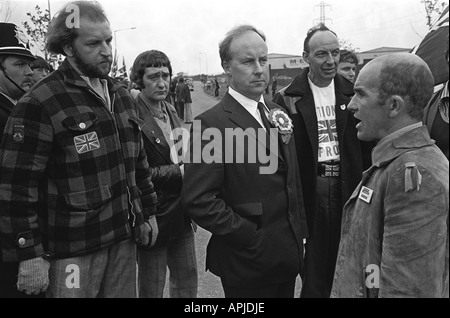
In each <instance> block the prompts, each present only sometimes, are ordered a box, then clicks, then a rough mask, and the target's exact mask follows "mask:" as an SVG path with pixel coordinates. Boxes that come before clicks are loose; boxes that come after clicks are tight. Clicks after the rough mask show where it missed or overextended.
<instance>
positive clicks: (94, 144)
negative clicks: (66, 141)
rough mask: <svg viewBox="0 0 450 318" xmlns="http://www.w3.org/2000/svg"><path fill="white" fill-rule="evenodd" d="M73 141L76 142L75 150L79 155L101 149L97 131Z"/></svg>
mask: <svg viewBox="0 0 450 318" xmlns="http://www.w3.org/2000/svg"><path fill="white" fill-rule="evenodd" d="M73 141H74V142H75V148H76V149H77V152H78V153H79V154H82V153H86V152H89V151H93V150H96V149H100V141H99V140H98V137H97V133H96V132H95V131H93V132H90V133H87V134H84V135H80V136H76V137H73Z"/></svg>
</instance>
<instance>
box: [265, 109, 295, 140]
mask: <svg viewBox="0 0 450 318" xmlns="http://www.w3.org/2000/svg"><path fill="white" fill-rule="evenodd" d="M268 119H269V122H270V123H271V124H272V125H273V126H274V127H275V128H278V133H279V134H280V135H281V140H283V142H284V143H285V144H287V143H288V142H289V140H290V139H291V136H292V131H293V130H292V128H293V127H294V125H293V124H292V120H291V118H290V117H289V115H288V114H287V113H286V112H285V111H284V110H283V109H281V108H274V109H271V110H270V112H269V118H268Z"/></svg>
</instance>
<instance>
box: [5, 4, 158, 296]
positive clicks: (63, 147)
mask: <svg viewBox="0 0 450 318" xmlns="http://www.w3.org/2000/svg"><path fill="white" fill-rule="evenodd" d="M74 6H76V7H77V8H78V10H74V9H73V8H74ZM78 12H79V15H76V14H77V13H78ZM70 18H73V19H72V20H71V19H70ZM71 21H73V22H74V25H70V23H71ZM77 23H78V24H77ZM111 41H112V32H111V29H110V26H109V21H108V19H107V17H106V16H105V13H104V12H103V9H102V8H101V7H100V5H98V3H95V2H84V1H76V2H72V3H69V4H67V5H66V7H64V8H63V9H62V10H61V11H60V12H59V13H58V14H57V15H56V17H55V18H54V19H53V21H52V22H51V24H50V28H49V31H48V34H47V49H48V50H49V51H50V52H53V53H57V54H64V55H65V56H66V59H65V61H64V62H63V63H62V65H61V66H60V67H59V69H58V70H57V71H55V72H53V73H52V74H51V75H50V76H48V77H47V78H45V79H43V80H42V81H40V82H39V83H38V84H37V85H36V86H35V87H34V88H33V89H32V90H31V91H29V92H28V93H27V94H26V95H25V96H24V97H23V99H22V100H21V101H20V102H19V103H18V104H17V105H16V107H15V108H14V109H13V112H12V114H11V116H10V118H9V120H8V122H7V125H6V128H5V135H4V137H3V139H2V142H1V145H0V167H1V168H0V169H1V171H0V206H1V208H0V237H1V249H2V257H3V261H5V262H8V261H19V262H20V265H19V276H18V282H17V285H18V289H19V290H24V291H25V292H27V293H31V294H32V293H37V292H39V291H41V290H46V289H47V286H48V283H49V281H50V286H49V288H48V289H47V296H48V297H136V245H135V240H136V242H137V243H138V244H143V245H147V244H154V242H155V241H156V235H157V226H155V225H156V224H155V222H153V221H154V213H155V208H156V194H155V192H154V188H153V183H152V182H151V178H150V174H149V169H148V163H147V160H146V155H145V151H144V149H143V143H142V136H141V131H140V128H139V125H138V121H137V115H136V113H135V105H134V103H133V100H132V98H131V96H130V95H129V94H128V92H127V90H126V88H125V87H122V86H121V85H120V84H118V83H116V82H114V81H113V80H112V79H111V78H109V77H108V76H107V74H108V73H109V71H110V69H111V62H112V54H111V52H112V50H111ZM152 225H153V226H152ZM150 233H151V234H150ZM149 241H150V242H149Z"/></svg>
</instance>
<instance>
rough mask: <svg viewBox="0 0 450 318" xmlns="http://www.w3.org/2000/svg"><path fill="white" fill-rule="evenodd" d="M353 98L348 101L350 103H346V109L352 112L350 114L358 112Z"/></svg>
mask: <svg viewBox="0 0 450 318" xmlns="http://www.w3.org/2000/svg"><path fill="white" fill-rule="evenodd" d="M354 99H355V97H352V99H351V100H350V103H348V105H347V108H348V110H350V111H352V112H356V111H357V110H358V107H357V106H356V102H355V100H354Z"/></svg>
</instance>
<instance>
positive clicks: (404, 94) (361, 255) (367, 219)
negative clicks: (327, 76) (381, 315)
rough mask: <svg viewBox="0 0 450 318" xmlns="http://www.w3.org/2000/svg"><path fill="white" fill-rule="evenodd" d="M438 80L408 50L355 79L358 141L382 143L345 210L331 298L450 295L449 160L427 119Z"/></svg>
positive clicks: (374, 64)
mask: <svg viewBox="0 0 450 318" xmlns="http://www.w3.org/2000/svg"><path fill="white" fill-rule="evenodd" d="M433 82H434V80H433V76H432V75H431V72H430V69H429V68H428V66H427V65H426V63H425V62H424V61H423V60H422V59H420V58H419V57H418V56H416V55H414V54H409V53H406V54H393V55H386V56H382V57H379V58H376V59H374V60H373V61H371V62H370V63H368V64H367V65H366V66H365V67H364V68H363V69H362V70H361V73H360V75H359V76H358V79H357V80H356V83H355V96H354V97H353V98H352V100H351V102H350V104H349V106H348V107H349V109H350V110H352V111H353V112H354V113H355V117H356V118H357V119H359V120H360V121H361V122H360V123H358V124H357V126H356V128H357V130H358V134H357V135H358V138H359V139H360V140H365V141H370V140H376V141H378V143H377V145H376V147H375V148H374V150H373V153H372V162H373V164H372V166H371V167H370V168H369V169H368V170H366V171H365V172H364V174H363V178H362V181H361V183H360V184H359V185H358V186H357V188H356V189H355V191H354V192H353V194H352V196H351V197H350V199H349V200H348V201H347V203H346V205H345V207H344V213H343V223H342V232H341V242H340V246H339V252H338V259H337V264H336V271H335V275H334V281H333V288H332V295H331V296H332V297H380V298H381V297H447V298H448V297H449V292H448V290H449V289H448V271H449V264H448V255H449V246H448V233H449V232H448V210H449V188H448V183H449V179H448V175H449V174H448V166H449V163H448V160H447V158H446V157H445V156H444V154H443V153H442V152H441V151H440V150H439V148H438V147H437V146H436V145H435V142H434V140H432V139H430V136H429V133H428V130H427V128H426V127H425V126H423V125H422V122H421V118H422V113H423V109H424V107H425V106H426V105H427V102H428V100H429V99H430V97H431V94H432V92H433Z"/></svg>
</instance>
